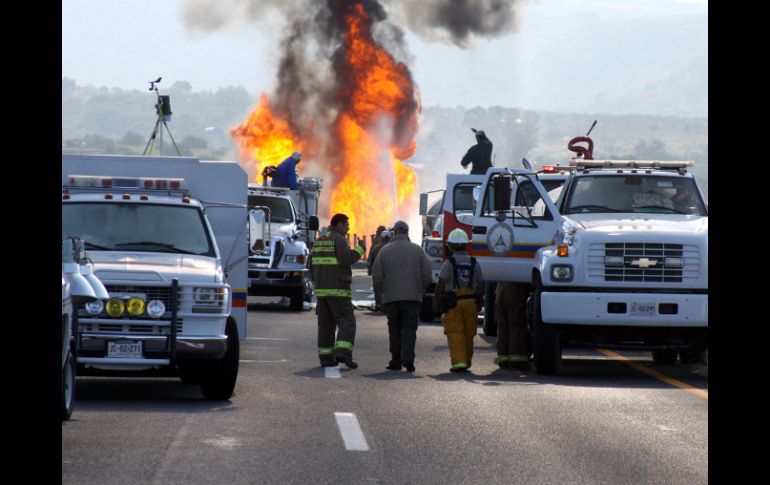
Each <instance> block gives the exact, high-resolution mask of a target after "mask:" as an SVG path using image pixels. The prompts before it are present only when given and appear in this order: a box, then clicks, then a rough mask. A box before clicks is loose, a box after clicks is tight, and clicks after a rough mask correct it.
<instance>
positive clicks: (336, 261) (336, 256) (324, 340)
mask: <svg viewBox="0 0 770 485" xmlns="http://www.w3.org/2000/svg"><path fill="white" fill-rule="evenodd" d="M349 229H350V223H349V222H348V216H346V215H345V214H335V215H334V217H332V219H331V222H330V223H329V232H327V233H326V234H324V235H323V236H321V237H320V238H318V239H316V241H315V243H314V244H313V251H312V253H311V255H310V274H311V277H312V278H313V283H314V284H315V296H316V298H317V299H318V303H317V305H316V310H315V312H316V315H318V357H319V359H320V361H321V365H322V366H323V367H334V366H336V365H337V364H338V363H340V362H341V363H344V364H345V365H346V366H348V367H349V368H351V369H355V368H356V367H358V364H357V363H356V362H355V361H353V343H354V342H355V338H356V317H355V315H353V301H352V297H353V292H352V290H351V288H350V284H351V283H352V281H353V271H352V270H351V266H352V265H353V263H355V262H356V261H358V260H359V259H361V257H362V256H363V254H364V249H363V248H362V247H361V246H356V247H354V248H353V249H350V246H349V245H348V240H347V234H348V230H349ZM335 333H336V340H335Z"/></svg>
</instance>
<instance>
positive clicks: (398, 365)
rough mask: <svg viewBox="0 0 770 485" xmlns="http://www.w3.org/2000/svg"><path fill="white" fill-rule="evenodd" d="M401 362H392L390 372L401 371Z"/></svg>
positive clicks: (389, 366) (388, 367)
mask: <svg viewBox="0 0 770 485" xmlns="http://www.w3.org/2000/svg"><path fill="white" fill-rule="evenodd" d="M401 367H402V366H401V361H398V360H391V361H390V363H389V364H388V366H387V367H385V368H386V369H388V370H401Z"/></svg>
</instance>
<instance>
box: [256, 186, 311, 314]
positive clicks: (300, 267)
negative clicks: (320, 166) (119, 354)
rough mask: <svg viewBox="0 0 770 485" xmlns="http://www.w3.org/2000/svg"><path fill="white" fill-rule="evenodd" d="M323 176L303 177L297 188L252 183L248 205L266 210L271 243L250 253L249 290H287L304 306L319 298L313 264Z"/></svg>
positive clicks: (297, 306) (295, 305) (294, 303)
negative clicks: (310, 263)
mask: <svg viewBox="0 0 770 485" xmlns="http://www.w3.org/2000/svg"><path fill="white" fill-rule="evenodd" d="M321 186H322V181H321V179H317V178H309V177H305V178H301V179H299V180H298V183H297V189H296V190H292V189H288V188H283V187H270V186H267V185H259V184H249V185H248V205H249V208H250V209H252V210H258V211H261V212H263V214H264V215H263V217H262V219H263V220H264V221H265V223H266V224H267V226H268V232H269V234H270V239H269V244H265V245H262V246H260V247H258V248H256V249H254V248H252V249H251V250H250V254H249V286H248V294H249V296H285V297H288V298H289V308H290V309H291V310H293V311H299V310H302V308H303V304H302V303H303V301H307V302H309V301H311V299H312V298H313V284H312V282H311V280H310V276H309V273H308V269H307V264H308V258H309V254H310V248H312V244H313V241H314V240H315V231H317V230H318V226H319V221H318V216H317V213H318V197H319V195H320V192H321Z"/></svg>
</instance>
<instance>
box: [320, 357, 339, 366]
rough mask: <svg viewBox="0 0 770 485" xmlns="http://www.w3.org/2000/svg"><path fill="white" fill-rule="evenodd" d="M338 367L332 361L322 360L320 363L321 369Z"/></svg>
mask: <svg viewBox="0 0 770 485" xmlns="http://www.w3.org/2000/svg"><path fill="white" fill-rule="evenodd" d="M338 365H339V364H338V363H337V361H336V360H334V359H324V360H322V361H321V367H337V366H338Z"/></svg>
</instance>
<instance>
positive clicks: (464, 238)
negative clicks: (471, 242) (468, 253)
mask: <svg viewBox="0 0 770 485" xmlns="http://www.w3.org/2000/svg"><path fill="white" fill-rule="evenodd" d="M447 242H448V243H449V244H468V234H467V233H466V232H465V231H463V230H462V229H460V228H457V229H452V232H450V233H449V237H448V238H447Z"/></svg>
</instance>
